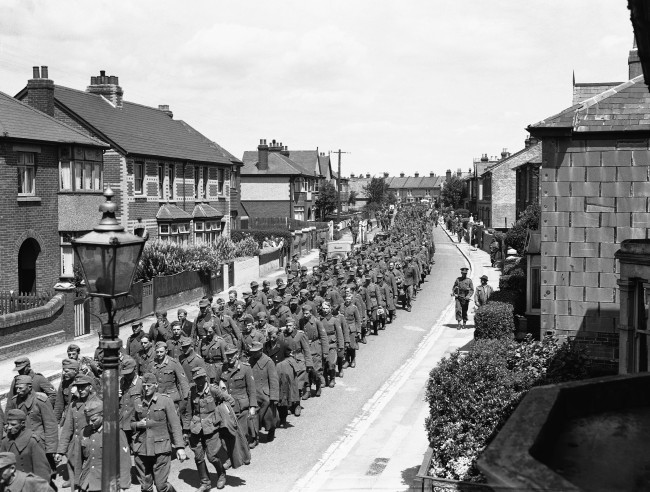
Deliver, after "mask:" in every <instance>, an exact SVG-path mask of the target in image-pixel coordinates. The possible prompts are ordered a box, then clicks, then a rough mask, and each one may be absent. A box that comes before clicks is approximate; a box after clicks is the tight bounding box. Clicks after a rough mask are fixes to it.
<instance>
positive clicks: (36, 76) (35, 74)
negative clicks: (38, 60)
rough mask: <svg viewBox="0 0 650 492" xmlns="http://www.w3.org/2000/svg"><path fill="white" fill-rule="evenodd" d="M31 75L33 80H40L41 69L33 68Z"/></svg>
mask: <svg viewBox="0 0 650 492" xmlns="http://www.w3.org/2000/svg"><path fill="white" fill-rule="evenodd" d="M32 75H33V77H32V78H33V79H40V78H41V69H40V68H38V67H33V68H32Z"/></svg>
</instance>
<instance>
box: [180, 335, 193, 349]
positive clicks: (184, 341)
mask: <svg viewBox="0 0 650 492" xmlns="http://www.w3.org/2000/svg"><path fill="white" fill-rule="evenodd" d="M190 345H192V339H191V338H190V337H181V347H189V346H190Z"/></svg>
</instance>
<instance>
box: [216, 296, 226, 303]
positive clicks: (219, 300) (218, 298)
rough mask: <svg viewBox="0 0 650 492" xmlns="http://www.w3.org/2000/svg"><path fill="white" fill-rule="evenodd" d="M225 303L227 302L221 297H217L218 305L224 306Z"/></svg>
mask: <svg viewBox="0 0 650 492" xmlns="http://www.w3.org/2000/svg"><path fill="white" fill-rule="evenodd" d="M224 302H226V301H224V300H223V299H222V298H221V297H217V304H223V303H224Z"/></svg>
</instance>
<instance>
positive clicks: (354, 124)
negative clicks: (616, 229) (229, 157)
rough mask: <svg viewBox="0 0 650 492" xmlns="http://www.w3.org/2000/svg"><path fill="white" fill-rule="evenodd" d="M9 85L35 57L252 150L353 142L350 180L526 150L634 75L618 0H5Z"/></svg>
mask: <svg viewBox="0 0 650 492" xmlns="http://www.w3.org/2000/svg"><path fill="white" fill-rule="evenodd" d="M2 10H3V13H2V16H0V74H1V75H0V91H1V92H5V93H8V94H11V95H14V94H16V93H17V92H18V91H19V90H21V89H22V88H23V87H24V86H25V85H26V83H27V80H28V79H29V78H30V77H31V73H32V69H31V67H32V66H37V65H38V66H41V65H47V66H48V67H49V76H50V78H51V79H52V80H54V83H55V84H58V85H63V86H67V87H72V88H75V89H80V90H84V89H85V88H86V86H87V85H88V84H89V83H90V77H91V76H93V75H99V71H100V70H105V71H106V74H107V75H116V76H118V77H119V82H120V86H121V87H122V88H123V89H124V99H125V100H127V101H132V102H137V103H140V104H145V105H149V106H154V107H157V106H158V105H159V104H168V105H169V106H170V109H171V110H172V111H173V113H174V118H176V119H182V120H184V121H186V122H188V123H189V124H190V125H192V126H193V127H194V128H196V129H197V130H199V131H200V132H202V133H203V134H204V135H206V136H207V137H208V138H210V139H211V140H214V141H215V142H217V143H218V144H219V145H221V146H222V147H224V148H226V149H227V150H228V151H230V152H231V153H232V154H234V155H236V156H237V157H239V158H241V157H242V154H243V152H244V151H245V150H254V149H255V148H256V146H257V144H258V143H259V140H260V139H261V138H265V139H267V140H268V141H270V140H272V139H276V140H277V141H281V142H282V143H283V144H284V145H286V146H288V147H289V150H291V149H294V150H307V149H315V148H318V149H319V150H320V151H322V152H329V151H334V150H338V149H341V150H343V151H344V152H348V153H347V154H343V155H342V172H343V175H349V174H350V173H355V174H359V173H364V174H365V173H371V174H377V175H380V174H381V173H383V172H389V173H390V174H391V175H397V174H399V173H400V172H405V173H406V174H407V175H412V174H413V173H415V172H419V173H420V174H421V175H423V174H429V173H430V172H434V173H436V174H439V175H440V174H444V173H445V171H446V170H447V169H452V170H457V169H462V170H463V171H467V170H469V168H470V167H471V164H472V162H473V159H474V158H479V157H480V156H481V155H482V154H488V156H496V155H499V154H500V153H501V151H502V150H503V149H504V148H505V149H507V150H508V151H509V152H516V151H517V150H519V149H521V148H522V147H523V145H524V139H525V138H526V136H527V133H526V130H525V129H526V127H527V126H528V125H529V124H532V123H535V122H537V121H539V120H542V119H544V118H545V117H548V116H550V115H553V114H556V113H558V112H559V111H561V110H563V109H565V108H566V107H569V106H570V105H571V97H572V75H573V72H574V71H575V78H576V82H617V81H625V80H627V78H628V68H627V57H628V52H629V50H630V49H631V47H632V42H633V31H632V25H631V22H630V13H629V10H628V9H627V2H624V1H621V0H620V1H612V0H571V1H567V0H526V1H521V0H490V1H485V0H447V1H441V0H399V1H398V0H327V1H318V2H317V1H313V0H239V1H232V0H230V1H223V0H211V1H195V0H185V1H183V2H181V1H168V0H155V1H153V0H138V1H123V0H111V1H88V0H81V1H68V0H57V1H49V0H4V1H3V9H2Z"/></svg>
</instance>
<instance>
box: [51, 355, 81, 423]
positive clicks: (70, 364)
mask: <svg viewBox="0 0 650 492" xmlns="http://www.w3.org/2000/svg"><path fill="white" fill-rule="evenodd" d="M61 365H62V366H63V373H62V375H61V384H59V389H58V390H57V392H56V401H55V403H54V417H55V418H56V421H57V422H59V424H62V423H63V422H62V418H63V415H64V414H65V411H66V410H67V408H68V405H69V404H70V400H71V398H72V393H73V389H74V388H75V386H74V378H75V377H76V376H77V373H78V372H79V361H78V360H73V359H63V362H62V363H61Z"/></svg>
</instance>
